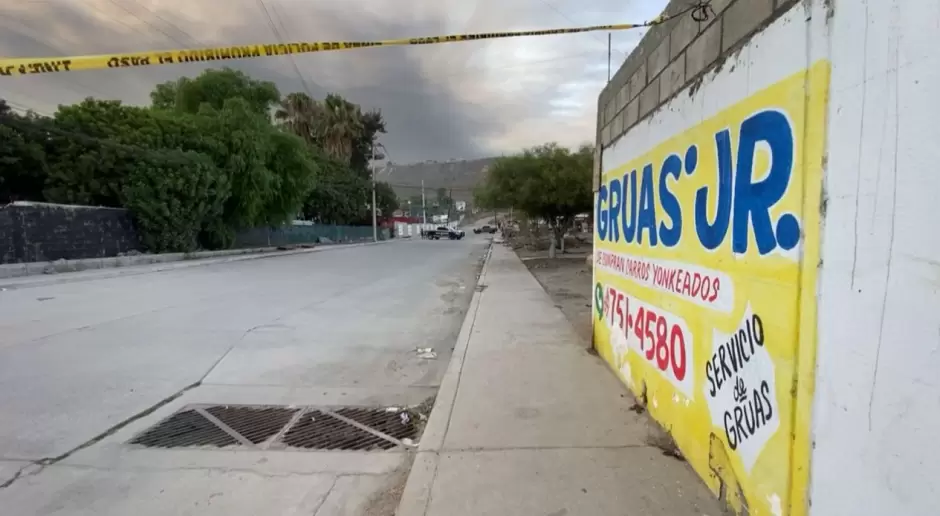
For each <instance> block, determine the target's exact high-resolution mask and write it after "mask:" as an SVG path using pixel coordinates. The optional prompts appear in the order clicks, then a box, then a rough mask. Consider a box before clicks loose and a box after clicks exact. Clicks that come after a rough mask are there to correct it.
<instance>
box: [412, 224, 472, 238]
mask: <svg viewBox="0 0 940 516" xmlns="http://www.w3.org/2000/svg"><path fill="white" fill-rule="evenodd" d="M464 235H465V233H464V232H463V230H459V229H454V228H449V227H447V226H438V227H437V228H436V229H429V230H427V231H422V232H421V238H428V239H431V240H440V239H442V238H445V237H446V238H449V239H450V240H460V239H461V238H463V237H464Z"/></svg>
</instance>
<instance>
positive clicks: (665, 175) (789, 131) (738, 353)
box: [593, 2, 830, 516]
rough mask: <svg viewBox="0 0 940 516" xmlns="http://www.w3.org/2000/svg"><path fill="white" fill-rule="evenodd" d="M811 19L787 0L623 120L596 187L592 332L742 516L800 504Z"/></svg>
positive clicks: (815, 224) (816, 25)
mask: <svg viewBox="0 0 940 516" xmlns="http://www.w3.org/2000/svg"><path fill="white" fill-rule="evenodd" d="M827 18H828V16H827V11H826V7H825V6H824V5H823V3H822V2H816V3H813V2H801V3H798V4H796V5H795V6H793V7H792V9H789V10H788V11H786V12H784V13H781V15H780V16H779V17H777V18H776V19H774V20H773V21H772V22H771V23H770V24H769V25H768V26H767V27H766V28H764V29H763V30H761V31H760V32H758V33H757V34H756V35H755V36H754V37H753V38H752V39H750V40H748V41H747V42H746V43H745V44H744V45H743V47H740V48H738V49H736V50H735V51H734V52H729V53H728V55H727V56H725V58H724V59H723V60H722V61H723V62H721V63H720V64H719V65H718V66H716V67H715V68H714V69H713V70H712V71H709V72H707V73H706V74H705V75H704V76H703V77H702V78H701V80H700V81H698V82H697V83H695V84H693V85H692V86H690V87H688V88H686V89H685V90H680V91H679V92H678V94H677V95H675V96H673V97H672V98H671V100H668V101H667V102H666V103H665V104H664V105H662V106H661V107H660V108H659V109H657V110H655V111H653V112H652V113H651V115H650V116H648V117H646V118H645V119H641V120H639V122H638V123H637V124H636V125H634V126H632V128H630V129H629V130H627V132H626V133H625V134H623V136H622V137H620V138H619V139H616V140H615V141H612V142H611V144H610V145H609V146H607V147H606V148H605V149H604V151H603V154H602V160H601V162H602V168H601V174H600V180H599V184H598V188H597V193H596V197H595V201H596V203H595V212H594V216H595V228H596V229H595V261H594V263H595V268H594V271H595V272H594V301H593V310H594V312H593V313H594V345H595V347H596V348H597V350H598V351H599V353H600V354H601V356H602V357H603V358H604V360H606V361H607V362H608V364H609V365H610V366H611V368H612V369H613V370H614V371H615V372H616V373H617V374H618V375H619V376H620V378H621V379H622V380H623V381H624V382H625V383H626V384H627V385H628V386H629V387H630V389H631V390H632V391H633V392H634V393H635V394H636V395H637V396H638V397H640V398H641V399H642V400H644V401H645V403H646V406H647V409H648V410H649V412H650V414H651V415H652V417H654V418H655V419H656V420H657V421H659V422H660V423H661V424H662V425H663V426H664V428H665V429H666V430H668V431H669V432H670V433H671V434H672V436H673V438H674V439H675V441H676V443H677V444H678V446H679V448H680V449H681V450H682V453H683V454H684V456H685V457H686V458H687V459H688V461H689V463H690V464H691V465H692V467H693V468H694V469H695V470H696V471H697V472H698V473H699V475H700V476H701V477H702V478H703V479H705V481H706V482H707V483H708V484H709V486H710V487H711V488H712V489H713V490H714V491H715V493H716V494H717V495H718V496H721V497H722V498H723V499H725V500H726V501H727V503H728V504H729V505H731V506H732V507H733V508H735V509H737V510H738V511H743V510H744V508H745V507H746V508H747V510H748V512H749V513H750V514H754V515H760V514H773V515H778V516H779V515H782V514H805V512H806V502H805V493H806V492H807V491H808V489H809V488H808V482H809V480H808V477H807V476H806V473H807V472H808V464H809V460H810V450H809V442H810V440H809V435H810V431H811V429H810V412H811V402H812V394H813V387H812V386H813V376H812V372H813V367H814V364H813V360H814V357H815V346H816V341H815V340H816V332H815V314H816V294H817V293H816V273H817V264H818V261H819V245H820V236H819V235H820V219H821V217H820V205H821V203H820V199H821V195H822V194H821V189H822V184H823V170H824V155H825V150H826V131H827V123H826V120H827V114H828V104H827V102H828V94H829V83H830V61H829V56H828V44H827V41H828V38H829V33H828V30H829V29H828V20H827ZM781 49H786V52H781ZM804 380H805V381H804Z"/></svg>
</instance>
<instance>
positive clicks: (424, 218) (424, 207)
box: [421, 179, 428, 224]
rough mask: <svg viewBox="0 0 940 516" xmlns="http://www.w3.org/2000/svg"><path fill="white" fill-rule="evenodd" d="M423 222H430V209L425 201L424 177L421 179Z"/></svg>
mask: <svg viewBox="0 0 940 516" xmlns="http://www.w3.org/2000/svg"><path fill="white" fill-rule="evenodd" d="M421 222H422V223H424V224H427V223H428V209H427V206H426V205H425V201H424V179H422V180H421Z"/></svg>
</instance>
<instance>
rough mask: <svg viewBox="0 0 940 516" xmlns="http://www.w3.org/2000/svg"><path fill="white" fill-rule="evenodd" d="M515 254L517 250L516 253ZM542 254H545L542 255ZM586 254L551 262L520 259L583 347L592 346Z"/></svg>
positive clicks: (589, 279) (588, 274) (589, 275)
mask: <svg viewBox="0 0 940 516" xmlns="http://www.w3.org/2000/svg"><path fill="white" fill-rule="evenodd" d="M517 252H518V250H517ZM542 254H543V255H544V254H545V253H544V252H543V253H542ZM520 257H521V254H520ZM585 257H586V254H579V255H562V256H560V257H558V258H554V259H550V258H544V257H540V256H537V255H536V256H529V257H525V258H523V262H522V263H524V264H525V265H526V266H527V267H528V268H529V270H530V271H531V272H532V275H533V276H535V279H536V280H538V282H539V283H541V284H542V288H544V289H545V291H546V292H548V295H549V296H551V298H552V301H553V302H554V303H555V306H557V307H558V308H560V309H561V311H562V313H564V314H565V317H566V318H568V321H569V322H570V323H571V325H572V326H573V327H574V330H575V332H576V333H577V334H578V337H580V338H581V340H582V341H583V343H584V345H585V346H588V345H590V342H591V331H592V330H591V288H592V286H591V268H590V267H589V266H588V265H587V262H586V261H585Z"/></svg>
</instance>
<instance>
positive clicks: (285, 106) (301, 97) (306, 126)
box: [274, 92, 320, 146]
mask: <svg viewBox="0 0 940 516" xmlns="http://www.w3.org/2000/svg"><path fill="white" fill-rule="evenodd" d="M319 113H320V105H319V104H318V103H317V101H316V100H314V99H312V98H310V96H309V95H307V94H306V93H296V92H295V93H288V94H287V96H285V97H284V98H283V99H281V101H280V103H279V104H278V108H277V110H276V111H275V112H274V119H275V120H276V121H277V123H278V124H279V125H280V126H281V127H282V128H284V129H285V130H286V131H288V132H290V133H293V134H295V135H297V136H299V137H300V138H302V139H303V140H304V141H305V142H307V144H308V145H311V146H315V145H317V144H318V142H317V139H316V138H317V123H318V117H319Z"/></svg>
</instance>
